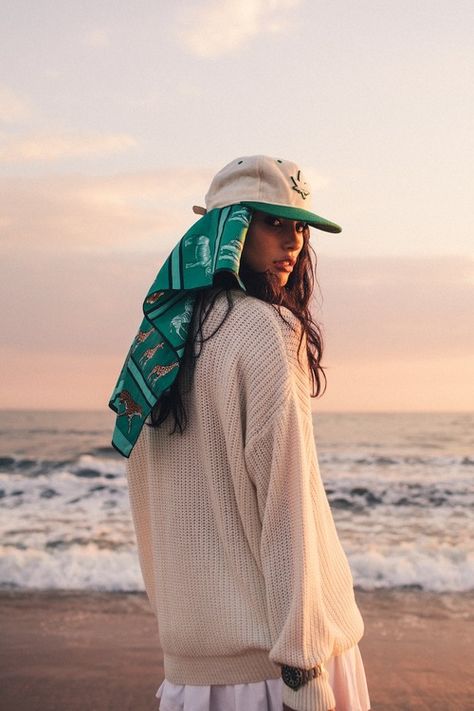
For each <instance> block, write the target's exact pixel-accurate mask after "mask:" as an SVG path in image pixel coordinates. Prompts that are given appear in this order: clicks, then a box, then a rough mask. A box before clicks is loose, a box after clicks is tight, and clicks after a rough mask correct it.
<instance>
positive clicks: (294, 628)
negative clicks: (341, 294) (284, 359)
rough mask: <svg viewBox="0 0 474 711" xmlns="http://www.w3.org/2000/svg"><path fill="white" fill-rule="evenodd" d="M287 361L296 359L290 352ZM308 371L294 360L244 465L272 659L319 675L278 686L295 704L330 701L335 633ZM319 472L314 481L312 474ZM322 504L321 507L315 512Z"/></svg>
mask: <svg viewBox="0 0 474 711" xmlns="http://www.w3.org/2000/svg"><path fill="white" fill-rule="evenodd" d="M289 362H290V363H292V362H295V361H294V360H293V359H292V356H291V353H290V354H289ZM308 373H309V370H308V369H307V368H305V367H301V368H299V367H297V366H295V365H293V367H292V368H290V369H289V370H288V372H287V374H286V376H285V377H286V379H287V382H286V388H285V398H284V400H283V401H282V404H281V407H280V408H279V410H278V412H276V413H275V414H274V415H273V417H272V418H271V420H270V421H269V422H267V424H266V426H265V428H264V429H263V430H262V431H261V432H259V433H258V434H256V435H255V436H254V437H253V438H252V440H251V441H249V442H248V443H247V447H246V455H245V456H246V465H247V469H248V472H249V476H250V478H251V479H252V481H253V483H254V486H255V489H256V495H257V499H258V508H259V511H260V517H261V526H262V529H261V546H260V553H261V564H262V569H263V575H264V580H265V588H266V605H267V615H268V622H269V627H270V633H271V639H272V647H271V650H270V653H269V657H270V659H271V661H273V662H274V663H276V664H279V665H284V664H285V665H289V666H294V667H300V668H304V669H311V668H312V667H315V666H316V665H317V664H320V663H322V665H323V666H322V674H321V675H320V676H319V677H316V678H315V679H313V680H311V681H310V682H308V683H307V684H305V685H304V686H303V687H302V688H301V689H299V690H297V691H294V690H293V689H291V688H290V687H288V686H286V684H284V685H283V702H284V703H285V704H287V705H288V706H289V707H290V708H292V709H295V710H296V711H327V710H328V709H333V708H334V707H335V697H334V693H333V690H332V688H331V686H330V684H329V675H328V672H327V669H326V668H325V666H324V662H325V661H326V660H327V659H329V658H330V657H331V656H332V652H333V646H334V633H333V631H332V629H331V623H330V620H329V619H328V618H327V616H326V614H325V605H324V599H323V591H322V576H323V575H325V574H328V573H329V571H327V570H324V569H322V567H321V566H320V557H319V552H318V539H319V535H318V520H317V519H318V516H322V517H324V516H327V515H328V510H327V509H325V507H324V506H321V505H320V504H319V506H318V501H317V500H318V499H320V498H322V496H323V493H324V489H323V487H322V483H320V480H319V477H320V475H319V469H318V463H317V455H316V449H315V446H314V439H313V427H312V420H311V408H310V397H309V385H308V380H307V378H308ZM316 479H318V480H319V481H316ZM319 510H320V511H319Z"/></svg>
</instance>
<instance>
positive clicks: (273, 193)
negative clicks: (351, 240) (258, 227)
mask: <svg viewBox="0 0 474 711" xmlns="http://www.w3.org/2000/svg"><path fill="white" fill-rule="evenodd" d="M205 202H206V207H205V208H204V207H199V206H197V205H195V206H194V207H193V211H194V212H195V213H196V214H198V215H204V214H205V213H206V212H209V211H210V210H213V209H214V208H216V207H226V206H227V205H236V204H240V205H244V206H246V207H251V208H254V209H255V210H260V211H261V212H266V213H268V214H269V215H274V216H275V217H282V218H286V219H288V220H298V221H300V220H301V221H302V222H306V223H307V224H308V225H310V226H311V227H316V229H318V230H324V231H325V232H341V229H342V228H341V227H339V225H336V224H335V223H334V222H330V221H329V220H326V219H325V218H324V217H320V216H319V215H316V214H315V213H314V212H312V211H311V188H310V186H309V183H308V182H307V180H306V179H305V177H304V175H303V173H302V171H301V170H300V168H299V167H298V166H297V165H296V163H293V162H291V161H289V160H280V159H279V158H270V157H269V156H261V155H259V156H243V157H242V158H236V159H235V160H233V161H231V162H230V163H228V164H227V165H226V166H225V167H224V168H222V170H220V171H219V172H218V173H217V174H216V175H215V176H214V178H213V179H212V182H211V185H210V187H209V190H208V192H207V193H206V196H205Z"/></svg>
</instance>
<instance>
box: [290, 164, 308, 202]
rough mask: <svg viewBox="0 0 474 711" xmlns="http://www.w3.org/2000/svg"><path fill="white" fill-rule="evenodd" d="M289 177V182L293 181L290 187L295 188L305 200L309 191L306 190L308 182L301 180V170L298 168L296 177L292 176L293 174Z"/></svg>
mask: <svg viewBox="0 0 474 711" xmlns="http://www.w3.org/2000/svg"><path fill="white" fill-rule="evenodd" d="M290 178H291V182H292V183H293V185H292V186H291V187H292V189H293V190H296V192H297V193H299V194H300V195H301V197H302V198H303V200H306V198H307V197H308V195H309V194H310V192H309V190H308V184H307V183H306V182H305V181H304V180H301V170H299V171H298V173H297V174H296V178H294V177H293V176H290Z"/></svg>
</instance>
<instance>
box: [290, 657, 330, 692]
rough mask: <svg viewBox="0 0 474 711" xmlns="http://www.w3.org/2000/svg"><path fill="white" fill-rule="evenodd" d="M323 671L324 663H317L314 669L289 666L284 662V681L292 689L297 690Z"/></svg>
mask: <svg viewBox="0 0 474 711" xmlns="http://www.w3.org/2000/svg"><path fill="white" fill-rule="evenodd" d="M322 673H323V665H322V664H317V665H316V666H315V667H313V669H300V668H299V667H289V666H287V665H286V664H284V665H283V666H282V668H281V676H282V679H283V681H284V682H285V684H286V685H287V686H289V687H290V689H294V690H295V691H297V690H298V689H301V687H302V686H304V685H305V684H307V683H308V681H311V679H315V678H316V677H318V676H320V675H321V674H322Z"/></svg>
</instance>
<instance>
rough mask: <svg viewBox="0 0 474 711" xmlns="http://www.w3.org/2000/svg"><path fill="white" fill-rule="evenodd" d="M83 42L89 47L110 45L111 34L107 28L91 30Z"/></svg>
mask: <svg viewBox="0 0 474 711" xmlns="http://www.w3.org/2000/svg"><path fill="white" fill-rule="evenodd" d="M83 42H84V44H86V45H87V46H88V47H98V48H100V47H108V46H109V45H110V35H109V33H108V32H107V31H106V30H101V29H95V30H89V31H88V32H86V34H85V35H84V37H83Z"/></svg>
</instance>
